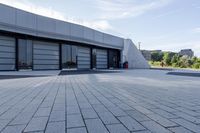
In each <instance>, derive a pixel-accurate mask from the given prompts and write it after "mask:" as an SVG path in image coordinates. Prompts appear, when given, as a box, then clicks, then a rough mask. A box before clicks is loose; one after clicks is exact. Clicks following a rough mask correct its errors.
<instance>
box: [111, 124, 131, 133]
mask: <svg viewBox="0 0 200 133" xmlns="http://www.w3.org/2000/svg"><path fill="white" fill-rule="evenodd" d="M107 128H108V130H109V132H110V133H130V132H129V131H128V130H127V129H126V128H125V127H124V126H123V125H122V124H112V125H107Z"/></svg>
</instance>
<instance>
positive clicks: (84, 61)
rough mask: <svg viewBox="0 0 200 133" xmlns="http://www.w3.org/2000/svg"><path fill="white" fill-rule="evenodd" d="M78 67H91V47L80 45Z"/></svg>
mask: <svg viewBox="0 0 200 133" xmlns="http://www.w3.org/2000/svg"><path fill="white" fill-rule="evenodd" d="M77 63H78V69H90V48H87V47H78V61H77Z"/></svg>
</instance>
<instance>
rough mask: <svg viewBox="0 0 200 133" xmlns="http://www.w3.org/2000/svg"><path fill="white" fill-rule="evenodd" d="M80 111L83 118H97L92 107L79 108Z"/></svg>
mask: <svg viewBox="0 0 200 133" xmlns="http://www.w3.org/2000/svg"><path fill="white" fill-rule="evenodd" d="M81 112H82V114H83V118H84V119H94V118H98V115H97V113H96V112H95V111H94V109H90V108H88V109H81Z"/></svg>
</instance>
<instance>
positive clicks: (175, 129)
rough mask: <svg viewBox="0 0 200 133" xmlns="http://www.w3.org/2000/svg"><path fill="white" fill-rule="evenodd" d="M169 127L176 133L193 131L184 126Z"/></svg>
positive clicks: (190, 132)
mask: <svg viewBox="0 0 200 133" xmlns="http://www.w3.org/2000/svg"><path fill="white" fill-rule="evenodd" d="M168 129H169V130H170V131H172V132H174V133H192V131H190V130H188V129H186V128H184V127H172V128H168Z"/></svg>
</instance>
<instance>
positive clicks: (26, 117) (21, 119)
mask: <svg viewBox="0 0 200 133" xmlns="http://www.w3.org/2000/svg"><path fill="white" fill-rule="evenodd" d="M32 117H33V113H30V112H27V113H20V114H19V115H18V116H17V117H16V118H15V119H14V120H12V121H11V123H10V124H9V125H23V124H28V122H29V121H30V120H31V118H32Z"/></svg>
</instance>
